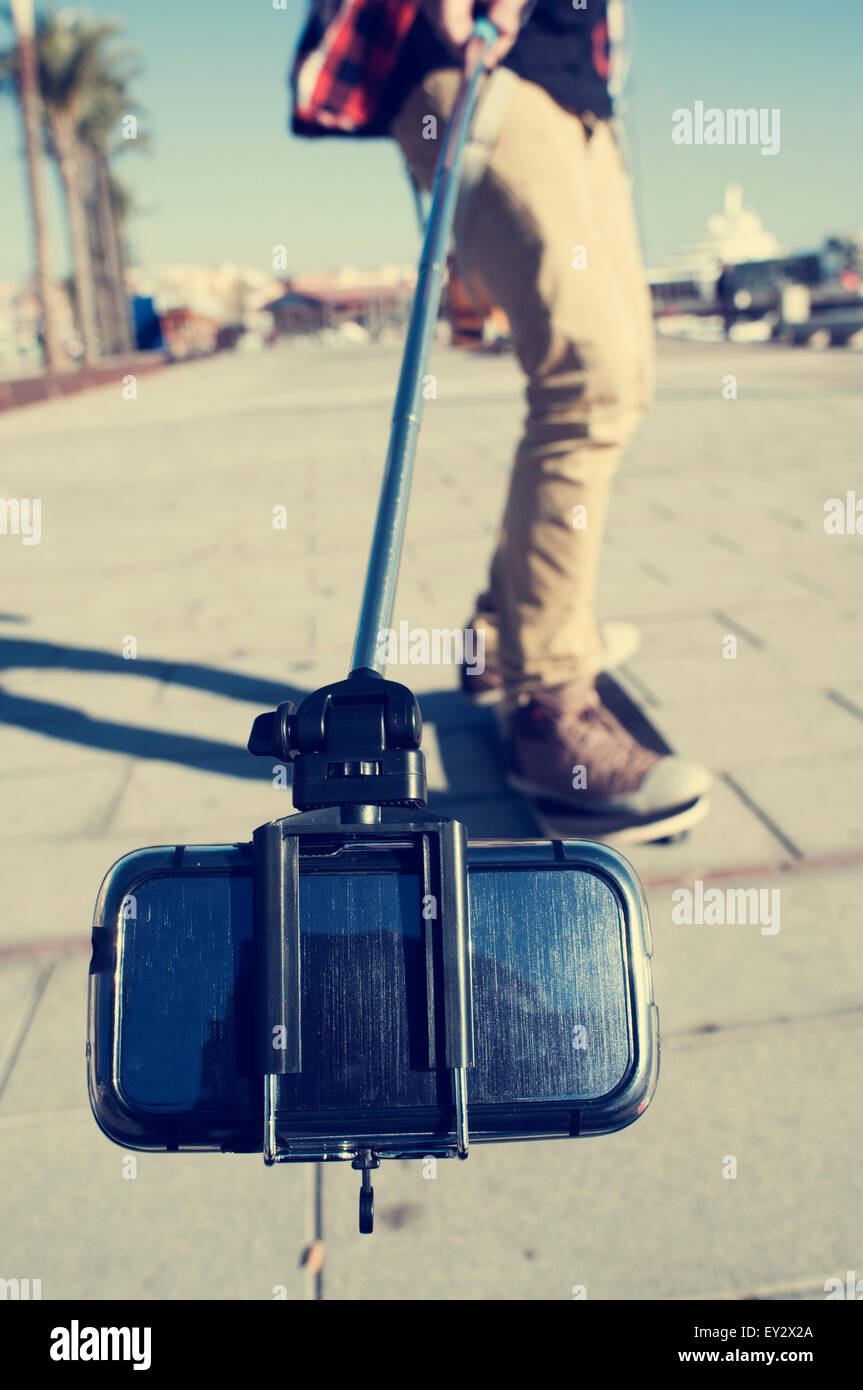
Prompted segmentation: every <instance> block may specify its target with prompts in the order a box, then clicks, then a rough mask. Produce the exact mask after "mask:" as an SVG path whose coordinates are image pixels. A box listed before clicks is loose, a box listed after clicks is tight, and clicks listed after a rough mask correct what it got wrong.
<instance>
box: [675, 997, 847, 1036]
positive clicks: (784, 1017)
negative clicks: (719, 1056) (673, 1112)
mask: <svg viewBox="0 0 863 1390" xmlns="http://www.w3.org/2000/svg"><path fill="white" fill-rule="evenodd" d="M854 1015H859V1016H860V1020H859V1021H863V1004H848V1005H846V1007H845V1008H844V1009H827V1010H826V1011H824V1010H820V1011H819V1012H817V1013H813V1014H794V1015H791V1014H775V1015H774V1016H773V1017H772V1018H752V1019H747V1020H745V1021H744V1022H742V1023H702V1024H701V1025H700V1026H695V1027H692V1028H681V1029H680V1030H679V1031H672V1032H667V1031H665V1030H663V1033H662V1046H663V1047H665V1045H666V1044H667V1043H673V1042H676V1043H684V1042H691V1041H692V1040H693V1039H694V1038H716V1037H728V1036H729V1034H733V1033H753V1032H755V1031H756V1030H757V1029H760V1028H777V1027H782V1028H785V1027H792V1028H793V1027H796V1026H797V1024H801V1023H819V1022H822V1023H823V1022H824V1021H830V1020H831V1019H840V1018H848V1017H849V1016H850V1017H852V1018H853V1017H854Z"/></svg>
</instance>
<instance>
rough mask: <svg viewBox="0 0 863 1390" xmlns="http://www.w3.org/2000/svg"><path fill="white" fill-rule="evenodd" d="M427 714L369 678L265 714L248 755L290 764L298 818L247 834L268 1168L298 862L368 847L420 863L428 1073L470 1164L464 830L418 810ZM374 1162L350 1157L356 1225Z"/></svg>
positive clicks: (354, 675) (295, 1046) (285, 1148)
mask: <svg viewBox="0 0 863 1390" xmlns="http://www.w3.org/2000/svg"><path fill="white" fill-rule="evenodd" d="M421 735H422V719H421V717H420V712H419V706H418V704H417V701H416V697H415V696H414V695H413V694H412V692H411V691H410V690H408V689H407V687H406V686H403V685H399V684H398V683H397V682H395V681H388V680H385V679H384V678H383V677H382V676H380V675H379V674H378V673H377V672H375V671H372V670H369V669H361V670H357V671H352V672H351V674H350V676H349V677H348V679H347V680H344V681H338V682H336V683H334V684H332V685H327V686H324V687H322V688H321V689H320V690H316V691H314V692H313V693H312V694H310V695H308V696H307V697H306V699H305V700H304V701H303V702H302V704H301V705H300V706H299V709H294V706H293V705H291V704H289V703H285V704H283V705H280V706H279V708H278V709H277V710H274V711H271V712H270V713H268V714H263V715H259V716H258V718H257V719H256V720H255V722H254V725H253V728H252V734H251V737H250V739H249V751H250V752H252V753H255V754H257V755H259V756H262V757H273V758H276V759H279V760H282V761H286V762H287V761H290V762H291V763H292V764H293V769H294V802H295V804H296V805H297V806H298V807H299V808H300V813H299V814H297V815H293V816H287V817H285V818H284V819H282V820H275V821H271V822H269V823H268V824H266V825H262V826H259V827H258V829H257V830H256V831H255V832H254V837H253V843H254V855H255V884H254V924H255V947H256V956H257V962H258V1003H259V1008H258V1022H259V1036H258V1059H259V1064H260V1070H261V1073H262V1075H263V1077H264V1142H263V1152H264V1161H265V1163H267V1164H273V1163H279V1162H290V1161H291V1159H292V1157H293V1155H292V1153H291V1146H290V1142H289V1141H288V1142H285V1143H282V1141H281V1140H280V1135H279V1129H280V1126H279V1121H278V1110H279V1077H280V1076H286V1075H298V1074H300V1073H301V1072H302V1069H303V1062H302V1014H303V990H302V967H301V937H300V892H299V885H300V874H301V864H302V860H303V856H304V855H312V854H314V853H315V850H317V852H318V854H321V853H333V852H335V851H337V850H338V849H339V848H340V847H341V846H344V845H349V844H351V843H357V842H363V843H368V842H369V840H372V841H374V842H375V843H384V844H385V843H386V842H388V841H389V842H391V843H394V844H398V845H399V846H400V847H401V848H403V849H405V848H406V849H409V850H410V851H411V853H412V854H413V856H414V861H415V867H416V874H417V878H418V882H419V885H420V904H421V915H422V927H423V936H424V948H425V955H424V961H425V971H426V998H427V1001H428V1006H427V1036H428V1045H427V1065H428V1067H429V1068H430V1069H431V1068H435V1067H437V1066H441V1065H443V1066H445V1067H446V1068H447V1069H448V1070H449V1071H450V1072H451V1073H452V1085H453V1111H454V1126H453V1141H452V1151H453V1152H454V1153H455V1154H457V1155H458V1157H459V1158H467V1156H468V1152H469V1148H470V1134H469V1121H468V1102H467V1068H469V1067H472V1066H473V1065H474V1037H473V999H472V982H471V954H470V923H469V915H468V896H467V834H466V831H465V827H464V826H463V825H462V824H461V823H460V822H459V821H456V820H452V819H451V818H449V817H444V816H437V815H435V814H433V813H432V812H430V811H428V810H426V809H425V801H426V794H427V792H426V774H425V758H424V756H423V753H422V751H421V749H420V740H421ZM378 1162H379V1160H378V1159H377V1156H376V1155H375V1154H374V1153H373V1151H372V1150H370V1149H358V1150H357V1153H356V1156H355V1158H354V1166H355V1167H358V1168H360V1169H361V1170H362V1172H363V1186H362V1189H361V1193H360V1230H361V1231H363V1232H364V1233H367V1232H370V1231H371V1229H372V1225H373V1219H374V1217H373V1211H374V1195H373V1193H372V1190H371V1185H370V1180H369V1177H368V1173H369V1171H370V1169H371V1168H373V1167H377V1166H378Z"/></svg>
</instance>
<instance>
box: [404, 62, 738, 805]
mask: <svg viewBox="0 0 863 1390" xmlns="http://www.w3.org/2000/svg"><path fill="white" fill-rule="evenodd" d="M458 80H459V75H458V73H457V72H455V71H450V70H447V71H443V72H438V73H433V74H431V75H430V76H429V77H428V78H427V79H426V81H425V82H424V83H423V84H421V86H420V87H419V88H417V89H416V90H415V91H414V92H413V93H412V94H411V96H410V97H409V98H408V101H407V103H406V104H405V106H404V108H403V109H402V112H401V113H400V115H399V117H398V119H397V121H396V122H395V124H394V127H393V133H394V134H395V136H396V138H397V139H398V140H399V143H400V144H401V146H402V149H403V151H404V152H405V154H406V155H407V157H408V160H409V162H410V164H411V166H412V168H413V171H414V174H415V176H416V177H417V179H418V180H419V182H420V183H423V184H424V185H425V186H429V184H430V182H431V177H432V172H433V169H434V164H435V157H436V153H437V149H436V142H434V141H424V140H423V138H422V131H423V130H427V129H428V123H427V121H426V117H427V116H428V115H429V114H436V115H438V116H439V118H441V119H443V118H445V117H446V115H447V114H448V112H449V110H450V109H451V105H452V100H453V97H454V94H455V90H456V88H457V85H458ZM601 132H604V133H602V134H601ZM606 199H607V201H608V211H607V212H606V211H605V202H606ZM622 210H623V211H626V212H628V219H629V220H628V222H627V221H625V220H624V221H623V222H621V215H622ZM609 222H610V223H613V224H614V226H613V228H612V229H611V230H609V226H608V225H607V223H609ZM464 226H465V235H464V237H463V239H462V243H461V245H460V247H459V261H460V266H461V267H462V268H463V269H465V270H466V271H467V272H468V274H469V275H473V276H475V277H476V279H477V281H478V282H479V283H480V284H481V286H482V289H483V291H484V292H485V294H486V296H487V297H488V298H490V299H491V300H492V301H493V302H494V303H496V304H498V305H500V307H501V308H502V309H504V311H505V312H506V314H507V315H508V318H509V321H510V324H511V327H512V332H513V342H514V347H515V350H516V353H517V355H518V358H519V362H520V364H521V366H522V368H523V369H524V372H525V374H526V377H527V400H528V415H527V420H526V422H525V429H524V434H523V437H522V439H521V441H520V443H519V446H518V450H517V453H516V459H515V464H514V467H513V472H512V477H511V481H510V490H509V497H508V500H507V504H506V509H505V513H504V519H503V525H502V528H501V534H500V539H499V544H498V548H497V551H496V553H495V556H494V560H493V562H492V568H491V579H490V599H491V608H492V610H493V612H494V615H495V617H496V619H497V622H498V627H499V639H500V661H501V668H502V673H503V678H504V683H505V687H506V695H507V703H508V709H509V719H508V736H509V746H510V754H511V758H512V765H511V768H510V778H511V780H513V781H515V780H516V778H517V779H518V782H517V783H516V784H517V785H521V786H522V787H523V788H524V789H525V790H531V791H535V792H537V791H538V792H540V794H542V793H545V794H546V795H548V794H553V795H560V796H564V797H568V798H571V799H577V800H583V798H584V797H585V796H587V797H588V798H589V799H592V800H593V802H594V804H596V805H598V804H599V803H601V802H603V801H607V799H608V798H612V799H619V798H624V799H625V800H627V803H628V802H629V800H631V801H632V805H633V810H635V811H637V812H638V813H639V814H641V813H644V814H650V813H651V812H652V811H653V810H654V809H656V808H657V807H659V806H669V805H672V804H675V805H676V804H680V803H682V802H684V801H687V800H689V799H690V798H691V797H695V796H698V795H700V794H701V793H702V792H703V791H704V790H705V788H706V785H707V784H709V780H710V779H709V775H708V774H706V773H705V772H704V770H703V769H700V768H698V767H696V766H695V765H693V764H689V763H686V762H685V760H681V759H677V758H663V759H658V758H657V755H656V754H655V753H653V752H650V751H648V750H647V749H645V748H642V747H640V746H639V745H638V744H637V743H636V742H635V740H634V739H633V738H632V737H631V736H630V735H628V734H627V733H626V731H625V730H624V729H623V728H622V727H621V726H620V725H619V724H618V723H617V721H616V720H615V719H614V718H613V716H612V715H611V714H610V713H609V712H608V711H606V710H605V709H604V708H603V707H602V705H601V701H600V700H599V697H598V695H597V692H596V690H595V687H594V684H593V679H592V676H593V673H594V672H595V671H596V669H597V667H598V666H599V665H600V664H601V661H600V660H599V655H600V652H601V646H602V644H601V640H600V636H599V633H598V631H597V627H596V623H595V619H594V611H593V609H594V593H595V585H596V578H597V570H598V565H599V558H600V549H601V542H602V534H603V529H604V524H605V514H606V509H607V505H608V496H609V489H610V482H611V478H612V476H613V473H614V470H615V468H616V466H617V463H618V461H619V459H620V456H621V453H622V451H623V449H624V448H625V446H626V444H627V442H628V440H629V438H630V436H631V434H632V431H633V429H634V427H635V425H636V423H637V422H638V419H639V418H640V416H641V414H642V413H643V410H644V408H645V405H646V402H647V398H648V395H649V377H650V367H649V356H650V346H651V344H650V329H649V317H648V314H647V309H646V302H647V301H646V290H645V287H644V284H643V277H642V274H641V269H640V257H639V254H638V242H637V237H636V236H635V231H634V223H633V221H632V214H631V210H629V207H628V190H627V185H626V179H625V175H624V172H623V168H622V165H621V161H620V159H619V157H618V154H617V150H616V148H615V146H614V143H613V141H612V140H611V139H610V132H608V130H607V127H606V126H605V124H604V123H600V124H599V126H598V127H597V128H596V129H595V130H592V131H591V130H590V129H588V128H586V123H585V122H583V121H582V120H581V119H580V118H579V117H577V116H575V115H573V114H572V113H570V112H567V111H565V110H564V109H563V108H562V107H560V106H559V105H558V104H557V103H556V102H555V101H553V99H552V98H551V97H550V96H548V94H547V93H546V92H544V91H543V90H542V89H541V88H539V87H537V86H535V85H534V84H532V83H527V82H519V83H518V85H517V87H516V88H515V90H514V93H513V97H512V99H511V101H510V104H509V106H508V108H507V111H506V114H505V116H504V119H503V122H502V125H501V128H500V132H499V136H498V139H497V142H496V143H495V145H494V147H493V149H492V151H491V154H490V158H489V164H488V169H487V172H486V174H485V177H484V178H483V180H482V182H481V183H480V184H479V186H478V187H477V189H476V191H475V192H474V195H473V200H472V203H471V211H470V215H469V217H468V218H467V219H466V221H465V223H464ZM657 764H659V766H657ZM576 765H578V766H579V767H581V769H582V771H586V777H585V779H584V780H582V781H580V782H579V784H578V788H579V794H578V795H577V796H574V793H575V792H576V785H575V783H574V782H573V773H574V771H575V767H576Z"/></svg>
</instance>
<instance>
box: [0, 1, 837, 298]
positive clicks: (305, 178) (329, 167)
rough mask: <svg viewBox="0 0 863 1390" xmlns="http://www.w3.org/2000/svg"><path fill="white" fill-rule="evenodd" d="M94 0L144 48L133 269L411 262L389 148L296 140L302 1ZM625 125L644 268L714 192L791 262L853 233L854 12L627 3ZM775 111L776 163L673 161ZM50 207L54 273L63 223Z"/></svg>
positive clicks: (3, 267)
mask: <svg viewBox="0 0 863 1390" xmlns="http://www.w3.org/2000/svg"><path fill="white" fill-rule="evenodd" d="M287 5H288V8H287V10H276V9H273V6H272V0H90V3H89V4H88V5H87V6H86V8H88V9H89V10H90V11H91V12H92V13H93V14H96V15H99V16H112V17H117V18H119V19H121V20H123V21H124V22H125V23H126V25H127V29H128V38H129V39H130V40H132V41H134V42H135V43H136V44H137V45H138V46H139V48H140V51H141V57H142V60H143V62H144V64H145V71H144V73H143V75H142V77H141V78H140V80H139V83H138V92H139V98H140V102H141V104H142V105H143V106H144V107H145V108H146V110H147V113H148V114H147V117H146V125H147V128H148V130H149V131H150V133H151V135H152V139H153V152H152V154H150V155H146V154H136V153H134V152H132V153H129V154H128V155H126V156H124V158H123V159H122V160H121V161H120V162H119V166H118V172H119V173H120V175H121V176H122V177H123V178H124V179H125V180H126V181H127V182H128V183H129V184H130V186H131V187H132V188H133V190H134V192H135V195H136V198H137V199H138V202H139V203H140V205H141V206H142V207H143V208H145V209H146V210H147V211H146V213H145V214H144V215H141V216H139V217H137V218H136V219H135V221H134V223H133V235H132V240H133V245H134V246H135V247H136V248H137V251H138V253H139V257H140V258H141V259H142V260H143V261H144V262H145V263H150V264H152V263H154V262H164V261H183V262H192V263H196V264H214V265H217V264H220V263H222V262H224V261H235V262H239V263H242V264H246V265H252V266H257V267H259V268H260V269H262V270H269V269H270V268H271V249H272V247H273V245H274V244H276V243H283V244H285V245H286V246H287V247H288V263H289V267H290V268H291V269H293V270H318V269H319V270H326V269H332V268H335V267H336V266H338V265H341V264H344V263H347V262H350V263H352V264H354V265H358V266H373V265H377V264H381V263H383V262H384V261H412V260H413V259H414V257H415V255H416V250H417V234H416V227H415V222H414V214H413V208H412V205H411V201H410V197H409V194H408V191H407V187H406V184H405V181H404V178H403V175H402V171H401V164H400V160H399V158H398V157H397V154H396V152H395V151H394V150H393V149H392V148H391V147H390V146H389V144H388V142H385V141H374V142H368V143H366V142H363V143H362V144H359V143H356V142H345V141H337V140H326V141H318V142H311V143H310V142H305V141H298V140H294V139H292V138H291V137H289V136H288V134H287V132H286V110H287V103H286V92H285V73H286V68H287V65H288V61H289V58H290V54H291V52H292V50H293V47H294V44H295V41H296V37H297V32H298V30H299V28H300V25H301V22H302V18H303V15H304V13H305V10H306V3H305V0H287ZM632 10H633V17H634V39H635V50H634V57H633V76H632V82H631V85H630V89H629V93H628V98H629V106H630V113H629V123H630V135H631V140H632V144H633V153H634V164H635V169H636V173H637V177H638V198H637V204H638V211H639V217H640V221H641V225H642V234H643V237H644V240H645V250H646V255H647V259H648V261H649V262H651V263H653V264H655V263H658V262H660V261H662V260H663V259H664V258H665V257H666V256H668V255H669V254H671V253H672V252H674V251H675V250H677V249H678V248H679V247H680V246H681V245H682V244H683V243H684V242H686V241H688V240H690V239H692V238H693V237H696V236H698V235H700V234H701V233H702V232H703V230H704V227H705V223H706V219H707V217H708V215H709V214H710V213H711V212H714V211H716V210H717V209H718V208H719V207H720V205H721V202H722V193H723V189H724V187H725V185H726V184H727V183H728V182H730V181H731V180H737V181H739V182H740V183H742V185H743V191H744V199H745V202H746V204H747V206H751V207H753V208H754V209H755V210H756V211H757V212H758V213H760V214H761V216H762V217H763V219H764V222H765V225H766V226H767V228H768V229H769V230H770V231H773V232H775V233H776V234H777V235H778V236H779V237H780V238H781V239H782V240H783V241H785V242H787V243H788V244H789V245H790V246H791V247H792V248H793V249H805V248H807V247H811V246H815V245H817V244H818V243H819V242H820V241H821V239H822V237H823V235H824V234H825V233H826V232H828V231H833V230H847V229H849V228H852V227H859V226H863V176H861V169H863V83H861V76H860V63H861V55H863V0H829V4H827V3H824V0H821V2H820V3H819V2H818V0H634V4H633V6H632ZM695 101H703V102H704V103H705V105H707V106H711V105H713V106H719V107H723V108H724V107H726V106H746V107H749V106H755V107H759V108H760V107H767V108H773V107H778V108H779V109H780V111H781V149H780V151H779V153H778V155H776V156H775V157H769V156H763V155H762V154H761V153H760V150H759V149H758V148H752V147H736V148H735V147H728V146H724V147H723V146H712V147H707V146H689V147H687V146H675V145H674V144H673V143H672V141H671V128H672V121H671V113H672V111H673V110H674V109H675V108H677V107H682V106H688V107H692V105H693V103H694V102H695ZM20 145H21V137H20V130H19V125H18V120H17V113H16V111H15V108H14V106H13V104H12V102H11V101H10V100H9V99H8V98H6V99H4V100H3V101H2V102H0V279H17V278H19V277H20V276H22V275H23V274H25V273H26V272H27V271H28V269H29V266H30V236H29V224H28V220H27V204H26V198H25V186H24V179H23V169H22V163H21V160H20V158H19V151H20ZM49 182H50V183H51V185H52V196H51V202H50V209H51V216H52V233H53V237H54V242H55V247H56V251H55V256H56V265H57V268H58V270H59V269H64V268H65V266H66V264H67V262H68V253H67V247H66V238H65V230H64V225H63V220H62V211H61V207H60V203H59V200H58V198H57V196H56V192H55V191H54V189H53V185H54V182H55V180H54V175H53V171H49Z"/></svg>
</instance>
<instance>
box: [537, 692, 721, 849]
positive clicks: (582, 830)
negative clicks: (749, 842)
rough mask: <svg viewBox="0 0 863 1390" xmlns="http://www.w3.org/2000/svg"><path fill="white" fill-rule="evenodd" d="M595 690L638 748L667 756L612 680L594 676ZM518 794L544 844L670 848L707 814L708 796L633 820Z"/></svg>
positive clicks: (662, 743) (651, 729)
mask: <svg viewBox="0 0 863 1390" xmlns="http://www.w3.org/2000/svg"><path fill="white" fill-rule="evenodd" d="M596 688H597V690H598V692H599V694H600V697H601V699H602V702H603V704H604V705H605V706H606V708H607V709H609V710H610V711H611V713H612V714H613V715H614V716H615V717H616V718H617V719H619V721H620V723H621V724H622V725H623V726H624V728H625V729H627V730H628V732H629V733H631V734H632V736H633V737H634V738H636V739H637V740H638V742H639V743H641V744H642V745H643V746H644V747H645V748H650V749H652V750H653V751H654V752H655V753H659V754H660V755H661V756H666V755H668V754H669V753H673V751H674V750H673V749H672V747H671V745H670V744H669V743H668V741H667V739H665V738H664V737H663V735H662V734H661V733H660V731H659V729H658V728H657V727H656V725H655V724H653V723H652V722H651V721H650V720H649V719H648V717H647V715H646V714H645V712H644V710H643V709H642V708H641V706H640V705H638V704H636V702H635V700H634V699H633V698H632V696H631V695H630V694H629V693H628V692H627V691H626V690H625V689H624V687H623V686H622V685H621V683H620V682H619V681H618V680H617V679H615V677H614V676H611V675H609V674H608V673H607V672H604V673H603V674H602V675H600V676H597V678H596ZM522 795H523V796H524V799H525V801H526V803H527V805H528V807H529V809H530V813H531V815H532V816H533V818H534V820H535V821H536V823H537V825H538V827H539V829H540V830H541V832H542V834H543V835H544V836H546V837H547V838H548V839H549V840H599V841H601V842H602V843H603V844H606V845H612V846H624V845H644V844H653V843H663V844H671V843H673V842H674V841H676V840H680V839H683V838H684V837H685V836H686V834H687V833H688V832H689V830H690V829H691V828H692V826H694V825H697V824H698V823H699V821H702V820H704V818H705V816H706V815H707V813H708V811H709V810H710V798H709V796H700V797H696V798H695V800H694V801H689V802H686V803H685V804H684V805H682V806H677V807H674V808H673V809H672V810H671V811H668V812H665V813H663V814H662V815H661V816H653V817H639V816H633V814H632V812H626V811H586V810H585V811H583V810H580V809H577V808H575V807H573V806H572V805H570V804H569V803H568V802H565V801H555V800H553V799H551V798H547V797H535V796H530V795H528V794H527V793H524V792H523V793H522Z"/></svg>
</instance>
